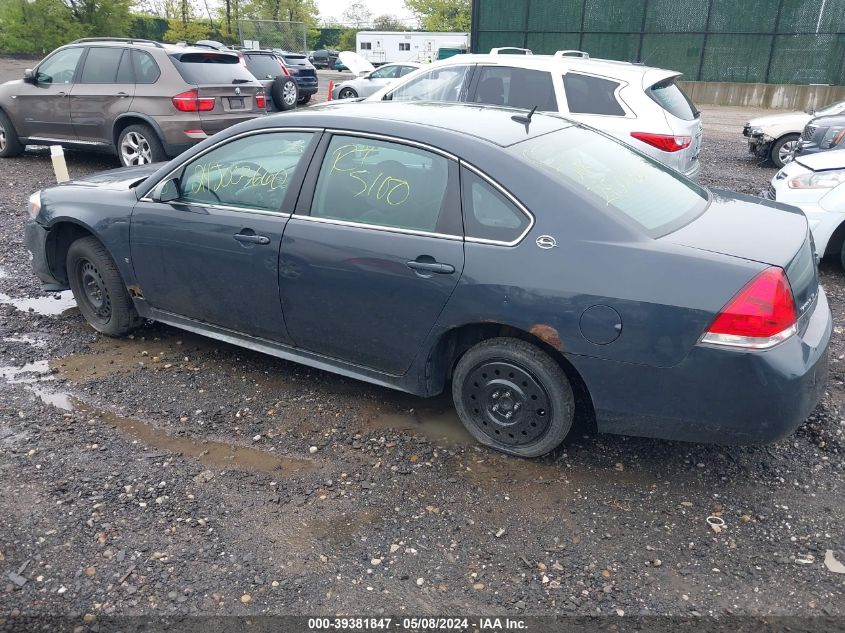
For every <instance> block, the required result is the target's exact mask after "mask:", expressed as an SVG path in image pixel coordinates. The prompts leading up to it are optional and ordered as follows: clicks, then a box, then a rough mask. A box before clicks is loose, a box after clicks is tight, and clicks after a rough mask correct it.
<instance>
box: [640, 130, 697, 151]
mask: <svg viewBox="0 0 845 633" xmlns="http://www.w3.org/2000/svg"><path fill="white" fill-rule="evenodd" d="M631 136H633V137H634V138H635V139H637V140H639V141H642V142H643V143H648V144H649V145H651V146H652V147H656V148H657V149H659V150H662V151H664V152H679V151H681V150H682V149H686V148H687V147H689V146H690V143H692V137H691V136H672V135H671V134H650V133H648V132H631Z"/></svg>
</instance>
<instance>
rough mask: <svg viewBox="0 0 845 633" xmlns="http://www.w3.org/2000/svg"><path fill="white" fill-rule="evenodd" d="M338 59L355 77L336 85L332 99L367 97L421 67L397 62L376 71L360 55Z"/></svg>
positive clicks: (343, 54)
mask: <svg viewBox="0 0 845 633" xmlns="http://www.w3.org/2000/svg"><path fill="white" fill-rule="evenodd" d="M340 59H341V60H342V61H343V62H345V64H346V65H347V66H348V67H349V68H350V70H351V71H352V73H353V74H355V75H357V77H356V78H355V79H349V80H348V81H343V82H341V83H339V84H337V85H336V86H335V87H334V89H333V90H332V98H333V99H355V98H356V97H369V96H370V95H371V94H373V93H374V92H375V91H376V90H380V89H382V88H384V87H385V86H387V85H389V84H391V83H393V82H394V81H396V80H397V79H399V78H400V77H404V76H405V75H407V74H408V73H412V72H414V71H415V70H416V69H417V68H420V67H421V66H422V64H418V63H416V62H397V63H395V64H384V65H383V66H379V67H378V69H376V68H375V66H373V65H372V64H371V63H370V62H368V61H367V60H366V59H364V58H363V57H361V56H360V55H356V54H355V53H350V52H343V53H341V54H340Z"/></svg>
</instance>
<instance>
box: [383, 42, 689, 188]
mask: <svg viewBox="0 0 845 633" xmlns="http://www.w3.org/2000/svg"><path fill="white" fill-rule="evenodd" d="M494 50H496V51H497V52H496V53H493V54H490V55H457V56H455V57H450V58H449V59H446V60H443V61H439V62H434V63H432V64H426V65H425V66H424V67H423V68H421V69H420V70H417V71H416V72H414V73H411V74H409V75H406V76H405V77H403V78H402V79H400V80H398V81H396V82H395V83H392V84H391V85H390V86H388V87H385V88H382V89H381V90H379V91H378V92H376V93H374V94H373V95H372V96H371V97H369V99H370V100H374V101H378V100H393V101H414V100H428V101H465V102H469V103H485V104H491V105H505V106H511V107H516V108H525V109H531V108H533V107H535V106H536V107H537V109H538V110H539V111H540V112H559V113H561V114H564V115H565V116H567V117H568V118H571V119H573V120H575V121H579V122H581V123H586V124H588V125H590V126H592V127H594V128H596V129H598V130H601V131H602V132H605V133H607V134H610V135H611V136H614V137H616V138H617V139H619V140H621V141H623V142H624V143H627V144H628V145H630V146H632V147H634V148H635V149H638V150H640V151H641V152H643V153H645V154H648V155H649V156H651V157H652V158H655V159H657V160H659V161H660V162H662V163H663V164H665V165H668V166H669V167H672V168H673V169H675V170H677V171H679V172H681V173H683V174H684V175H686V176H688V177H690V178H695V177H696V176H697V175H698V171H699V168H700V166H699V161H698V153H699V151H700V149H701V134H702V128H701V117H700V115H699V112H698V110H697V109H696V107H695V105H693V103H692V101H690V100H689V98H688V97H687V96H686V95H685V94H684V92H683V90H682V89H681V88H680V86H678V84H677V83H676V80H677V79H678V78H679V77H680V76H681V73H679V72H675V71H672V70H662V69H659V68H650V67H648V66H643V65H642V64H629V63H624V62H617V61H608V60H601V59H590V58H589V55H587V53H583V52H580V51H558V52H557V53H556V54H555V55H532V54H531V51H528V50H525V51H524V52H526V53H528V54H520V55H514V54H506V53H507V52H508V51H510V49H507V50H506V49H501V50H498V49H494ZM520 50H522V49H520ZM499 53H501V54H499Z"/></svg>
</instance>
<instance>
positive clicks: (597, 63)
mask: <svg viewBox="0 0 845 633" xmlns="http://www.w3.org/2000/svg"><path fill="white" fill-rule="evenodd" d="M467 62H470V63H474V64H491V65H498V66H514V67H517V68H534V69H542V70H550V71H554V70H557V71H565V70H579V71H582V72H587V73H594V74H597V75H608V74H609V75H613V76H617V77H618V76H622V75H626V76H630V77H641V76H642V75H645V74H647V73H650V72H651V71H658V72H659V73H661V74H664V73H665V74H666V75H681V74H682V73H680V72H677V71H673V70H667V69H663V68H656V67H654V66H646V65H644V64H640V63H635V62H622V61H617V60H614V59H598V58H593V57H575V56H568V55H563V56H561V55H496V54H489V53H487V54H484V53H464V54H462V55H453V56H452V57H449V58H447V59H443V60H439V61H437V62H434V64H437V65H444V66H447V65H450V64H460V63H467ZM434 64H431V65H434Z"/></svg>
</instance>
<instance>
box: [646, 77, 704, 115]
mask: <svg viewBox="0 0 845 633" xmlns="http://www.w3.org/2000/svg"><path fill="white" fill-rule="evenodd" d="M646 94H647V95H648V96H649V97H651V99H652V101H654V102H655V103H657V104H658V105H659V106H660V107H661V108H663V109H664V110H666V112H668V113H669V114H671V115H673V116H676V117H678V118H679V119H682V120H684V121H692V120H694V119H696V118H698V109H697V108H696V107H695V105H694V104H693V102H692V101H691V100H690V98H689V97H688V96H687V95H686V93H685V92H684V91H683V90H681V87H680V86H679V85H678V84H676V83H675V78H674V77H670V78H669V79H665V80H663V81H661V82H659V83H656V84H654V85H653V86H652V87H651V88H649V89H648V90H646Z"/></svg>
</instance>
